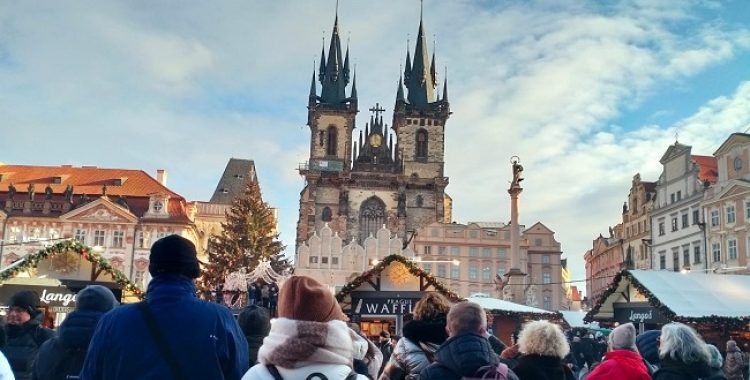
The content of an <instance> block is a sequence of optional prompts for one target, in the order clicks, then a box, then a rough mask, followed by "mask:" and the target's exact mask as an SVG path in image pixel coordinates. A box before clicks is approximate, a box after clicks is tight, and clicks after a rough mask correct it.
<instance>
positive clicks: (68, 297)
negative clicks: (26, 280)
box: [0, 284, 76, 308]
mask: <svg viewBox="0 0 750 380" xmlns="http://www.w3.org/2000/svg"><path fill="white" fill-rule="evenodd" d="M21 290H32V291H34V292H36V294H38V295H39V304H40V305H41V306H43V307H44V306H47V307H66V308H67V307H70V308H74V307H75V306H76V293H75V292H74V291H72V290H70V289H68V288H67V287H65V286H40V285H19V284H5V285H3V286H0V302H2V303H7V302H8V300H10V297H11V296H13V294H15V293H16V292H19V291H21Z"/></svg>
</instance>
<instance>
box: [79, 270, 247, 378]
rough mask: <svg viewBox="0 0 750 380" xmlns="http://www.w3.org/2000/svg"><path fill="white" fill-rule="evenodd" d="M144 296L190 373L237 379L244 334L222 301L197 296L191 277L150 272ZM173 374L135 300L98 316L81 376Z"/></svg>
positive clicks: (244, 352) (241, 370)
mask: <svg viewBox="0 0 750 380" xmlns="http://www.w3.org/2000/svg"><path fill="white" fill-rule="evenodd" d="M145 302H148V305H149V307H150V309H151V311H153V314H154V316H155V318H156V322H157V324H158V328H159V330H160V331H161V333H162V335H163V336H164V337H165V340H166V341H167V344H168V346H169V349H170V351H171V352H172V354H173V356H174V357H175V358H176V360H177V363H178V365H179V366H180V367H181V368H182V371H183V372H185V373H186V374H187V375H188V376H189V378H190V379H201V380H202V379H216V380H220V379H228V380H237V379H240V378H241V377H242V374H243V373H245V371H247V369H248V367H249V365H248V358H249V354H248V352H247V340H246V339H245V336H244V335H243V334H242V331H241V330H240V326H239V325H238V324H237V321H235V320H234V317H233V316H232V313H231V312H230V311H229V309H227V308H226V307H224V306H221V305H218V304H215V303H210V302H206V301H202V300H200V299H198V298H197V297H196V295H195V284H193V281H192V280H191V279H189V278H187V277H184V276H179V275H162V276H157V277H154V279H153V280H151V282H150V283H149V285H148V291H147V293H146V301H145ZM123 363H125V364H123ZM172 378H174V376H173V375H172V372H171V370H170V368H169V366H168V365H167V364H166V362H165V360H164V355H163V354H162V353H161V351H160V350H159V348H158V346H157V344H156V341H155V340H154V337H153V336H152V335H151V333H150V331H149V329H148V327H147V326H146V322H145V320H144V318H143V314H142V313H141V311H140V310H139V309H138V304H130V305H124V306H120V307H118V308H117V309H114V310H112V311H110V312H108V313H107V314H105V315H104V316H103V317H102V318H101V320H99V324H98V325H97V327H96V331H95V332H94V337H93V338H92V340H91V343H90V345H89V351H88V355H87V356H86V361H85V362H84V365H83V372H81V380H131V379H172Z"/></svg>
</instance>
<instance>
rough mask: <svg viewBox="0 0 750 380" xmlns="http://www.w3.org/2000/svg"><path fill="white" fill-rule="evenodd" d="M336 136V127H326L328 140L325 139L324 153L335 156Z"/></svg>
mask: <svg viewBox="0 0 750 380" xmlns="http://www.w3.org/2000/svg"><path fill="white" fill-rule="evenodd" d="M337 143H338V138H337V132H336V127H334V126H333V125H332V126H330V127H328V140H327V141H326V155H328V156H335V155H336V151H337V149H336V148H337V146H336V145H338V144H337Z"/></svg>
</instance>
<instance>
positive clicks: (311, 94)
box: [310, 67, 318, 99]
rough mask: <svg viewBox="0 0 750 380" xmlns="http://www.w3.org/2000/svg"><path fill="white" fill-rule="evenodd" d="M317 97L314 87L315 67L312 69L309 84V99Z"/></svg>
mask: <svg viewBox="0 0 750 380" xmlns="http://www.w3.org/2000/svg"><path fill="white" fill-rule="evenodd" d="M317 96H318V90H317V88H316V86H315V67H313V73H312V81H311V82H310V99H315V98H316V97H317Z"/></svg>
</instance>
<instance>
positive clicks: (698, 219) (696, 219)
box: [693, 210, 701, 224]
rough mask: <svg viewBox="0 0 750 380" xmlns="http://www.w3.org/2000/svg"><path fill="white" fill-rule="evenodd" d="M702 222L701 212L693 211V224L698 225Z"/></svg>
mask: <svg viewBox="0 0 750 380" xmlns="http://www.w3.org/2000/svg"><path fill="white" fill-rule="evenodd" d="M700 222H701V212H700V210H693V224H698V223H700Z"/></svg>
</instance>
